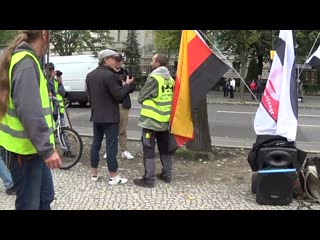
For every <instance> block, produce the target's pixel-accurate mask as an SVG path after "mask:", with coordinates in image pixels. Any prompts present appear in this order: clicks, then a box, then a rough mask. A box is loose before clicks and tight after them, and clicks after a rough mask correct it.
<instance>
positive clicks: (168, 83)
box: [140, 74, 175, 122]
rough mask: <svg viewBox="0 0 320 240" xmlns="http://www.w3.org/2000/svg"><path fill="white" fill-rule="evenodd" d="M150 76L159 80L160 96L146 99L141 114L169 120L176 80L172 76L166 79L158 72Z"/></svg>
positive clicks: (159, 119)
mask: <svg viewBox="0 0 320 240" xmlns="http://www.w3.org/2000/svg"><path fill="white" fill-rule="evenodd" d="M150 76H151V77H153V78H154V79H156V80H157V82H158V96H157V97H156V98H152V99H146V100H144V101H143V103H142V107H141V112H140V114H141V115H142V116H145V117H149V118H153V119H155V120H157V121H158V122H169V120H170V114H171V106H172V99H173V88H174V83H175V82H174V80H173V79H172V78H171V77H170V78H169V79H165V78H164V77H162V76H160V75H157V74H151V75H150Z"/></svg>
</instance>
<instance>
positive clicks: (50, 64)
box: [45, 62, 54, 69]
mask: <svg viewBox="0 0 320 240" xmlns="http://www.w3.org/2000/svg"><path fill="white" fill-rule="evenodd" d="M45 68H48V69H54V64H53V63H52V62H48V63H46V64H45Z"/></svg>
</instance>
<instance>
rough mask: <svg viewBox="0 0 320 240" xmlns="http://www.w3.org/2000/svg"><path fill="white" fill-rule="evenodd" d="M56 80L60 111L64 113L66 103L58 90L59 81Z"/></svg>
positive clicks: (55, 87)
mask: <svg viewBox="0 0 320 240" xmlns="http://www.w3.org/2000/svg"><path fill="white" fill-rule="evenodd" d="M53 81H54V91H55V92H56V96H57V99H58V103H59V105H60V113H61V114H64V103H63V97H62V96H61V94H60V93H59V92H58V88H59V83H58V81H57V80H53Z"/></svg>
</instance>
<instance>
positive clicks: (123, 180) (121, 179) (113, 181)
mask: <svg viewBox="0 0 320 240" xmlns="http://www.w3.org/2000/svg"><path fill="white" fill-rule="evenodd" d="M127 182H128V179H126V178H124V177H120V176H119V175H117V176H116V177H114V178H109V185H117V184H125V183H127Z"/></svg>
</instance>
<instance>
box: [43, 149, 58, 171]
mask: <svg viewBox="0 0 320 240" xmlns="http://www.w3.org/2000/svg"><path fill="white" fill-rule="evenodd" d="M45 162H46V164H47V166H48V167H49V168H51V169H55V168H59V167H62V162H61V159H60V156H59V154H58V152H57V150H55V151H54V152H53V153H52V154H51V156H50V157H49V158H47V159H45Z"/></svg>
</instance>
